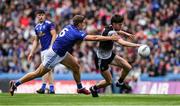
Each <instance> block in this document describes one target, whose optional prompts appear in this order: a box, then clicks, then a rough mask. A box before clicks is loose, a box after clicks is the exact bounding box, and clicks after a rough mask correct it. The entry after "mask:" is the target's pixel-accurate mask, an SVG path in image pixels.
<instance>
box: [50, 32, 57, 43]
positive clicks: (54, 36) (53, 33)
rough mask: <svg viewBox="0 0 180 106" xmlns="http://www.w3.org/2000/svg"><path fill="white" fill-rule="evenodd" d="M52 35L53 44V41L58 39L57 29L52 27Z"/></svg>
mask: <svg viewBox="0 0 180 106" xmlns="http://www.w3.org/2000/svg"><path fill="white" fill-rule="evenodd" d="M50 32H51V35H52V40H51V45H52V44H53V42H54V41H55V39H56V35H57V34H56V30H55V29H52V30H51V31H50Z"/></svg>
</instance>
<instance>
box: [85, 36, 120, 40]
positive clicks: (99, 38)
mask: <svg viewBox="0 0 180 106" xmlns="http://www.w3.org/2000/svg"><path fill="white" fill-rule="evenodd" d="M118 39H119V37H118V36H116V35H113V36H101V35H87V36H86V37H85V38H84V40H86V41H107V40H112V41H117V40H118Z"/></svg>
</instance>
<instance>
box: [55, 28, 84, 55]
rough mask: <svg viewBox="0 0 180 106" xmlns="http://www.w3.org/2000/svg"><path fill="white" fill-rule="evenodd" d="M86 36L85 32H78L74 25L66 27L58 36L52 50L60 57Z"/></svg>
mask: <svg viewBox="0 0 180 106" xmlns="http://www.w3.org/2000/svg"><path fill="white" fill-rule="evenodd" d="M86 35H87V34H86V32H84V31H82V30H79V29H78V28H77V27H75V26H74V25H67V26H65V27H64V28H63V29H62V31H61V32H60V33H59V34H58V37H57V38H56V40H55V41H54V44H53V46H52V49H53V51H54V52H55V53H57V54H58V55H59V56H60V57H62V56H64V55H65V53H66V52H67V51H69V50H70V49H72V47H73V46H74V44H75V43H76V42H77V41H79V40H83V39H84V38H85V36H86Z"/></svg>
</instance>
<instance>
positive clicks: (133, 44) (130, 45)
mask: <svg viewBox="0 0 180 106" xmlns="http://www.w3.org/2000/svg"><path fill="white" fill-rule="evenodd" d="M116 42H117V43H118V44H120V45H123V46H126V47H139V46H141V44H136V43H131V42H128V41H125V40H123V39H118V41H116Z"/></svg>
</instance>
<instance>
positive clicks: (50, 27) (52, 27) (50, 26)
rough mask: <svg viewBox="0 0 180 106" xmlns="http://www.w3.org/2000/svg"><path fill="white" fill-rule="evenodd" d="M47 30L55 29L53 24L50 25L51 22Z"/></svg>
mask: <svg viewBox="0 0 180 106" xmlns="http://www.w3.org/2000/svg"><path fill="white" fill-rule="evenodd" d="M49 29H50V30H53V29H55V25H54V23H52V22H51V23H50V24H49Z"/></svg>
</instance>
